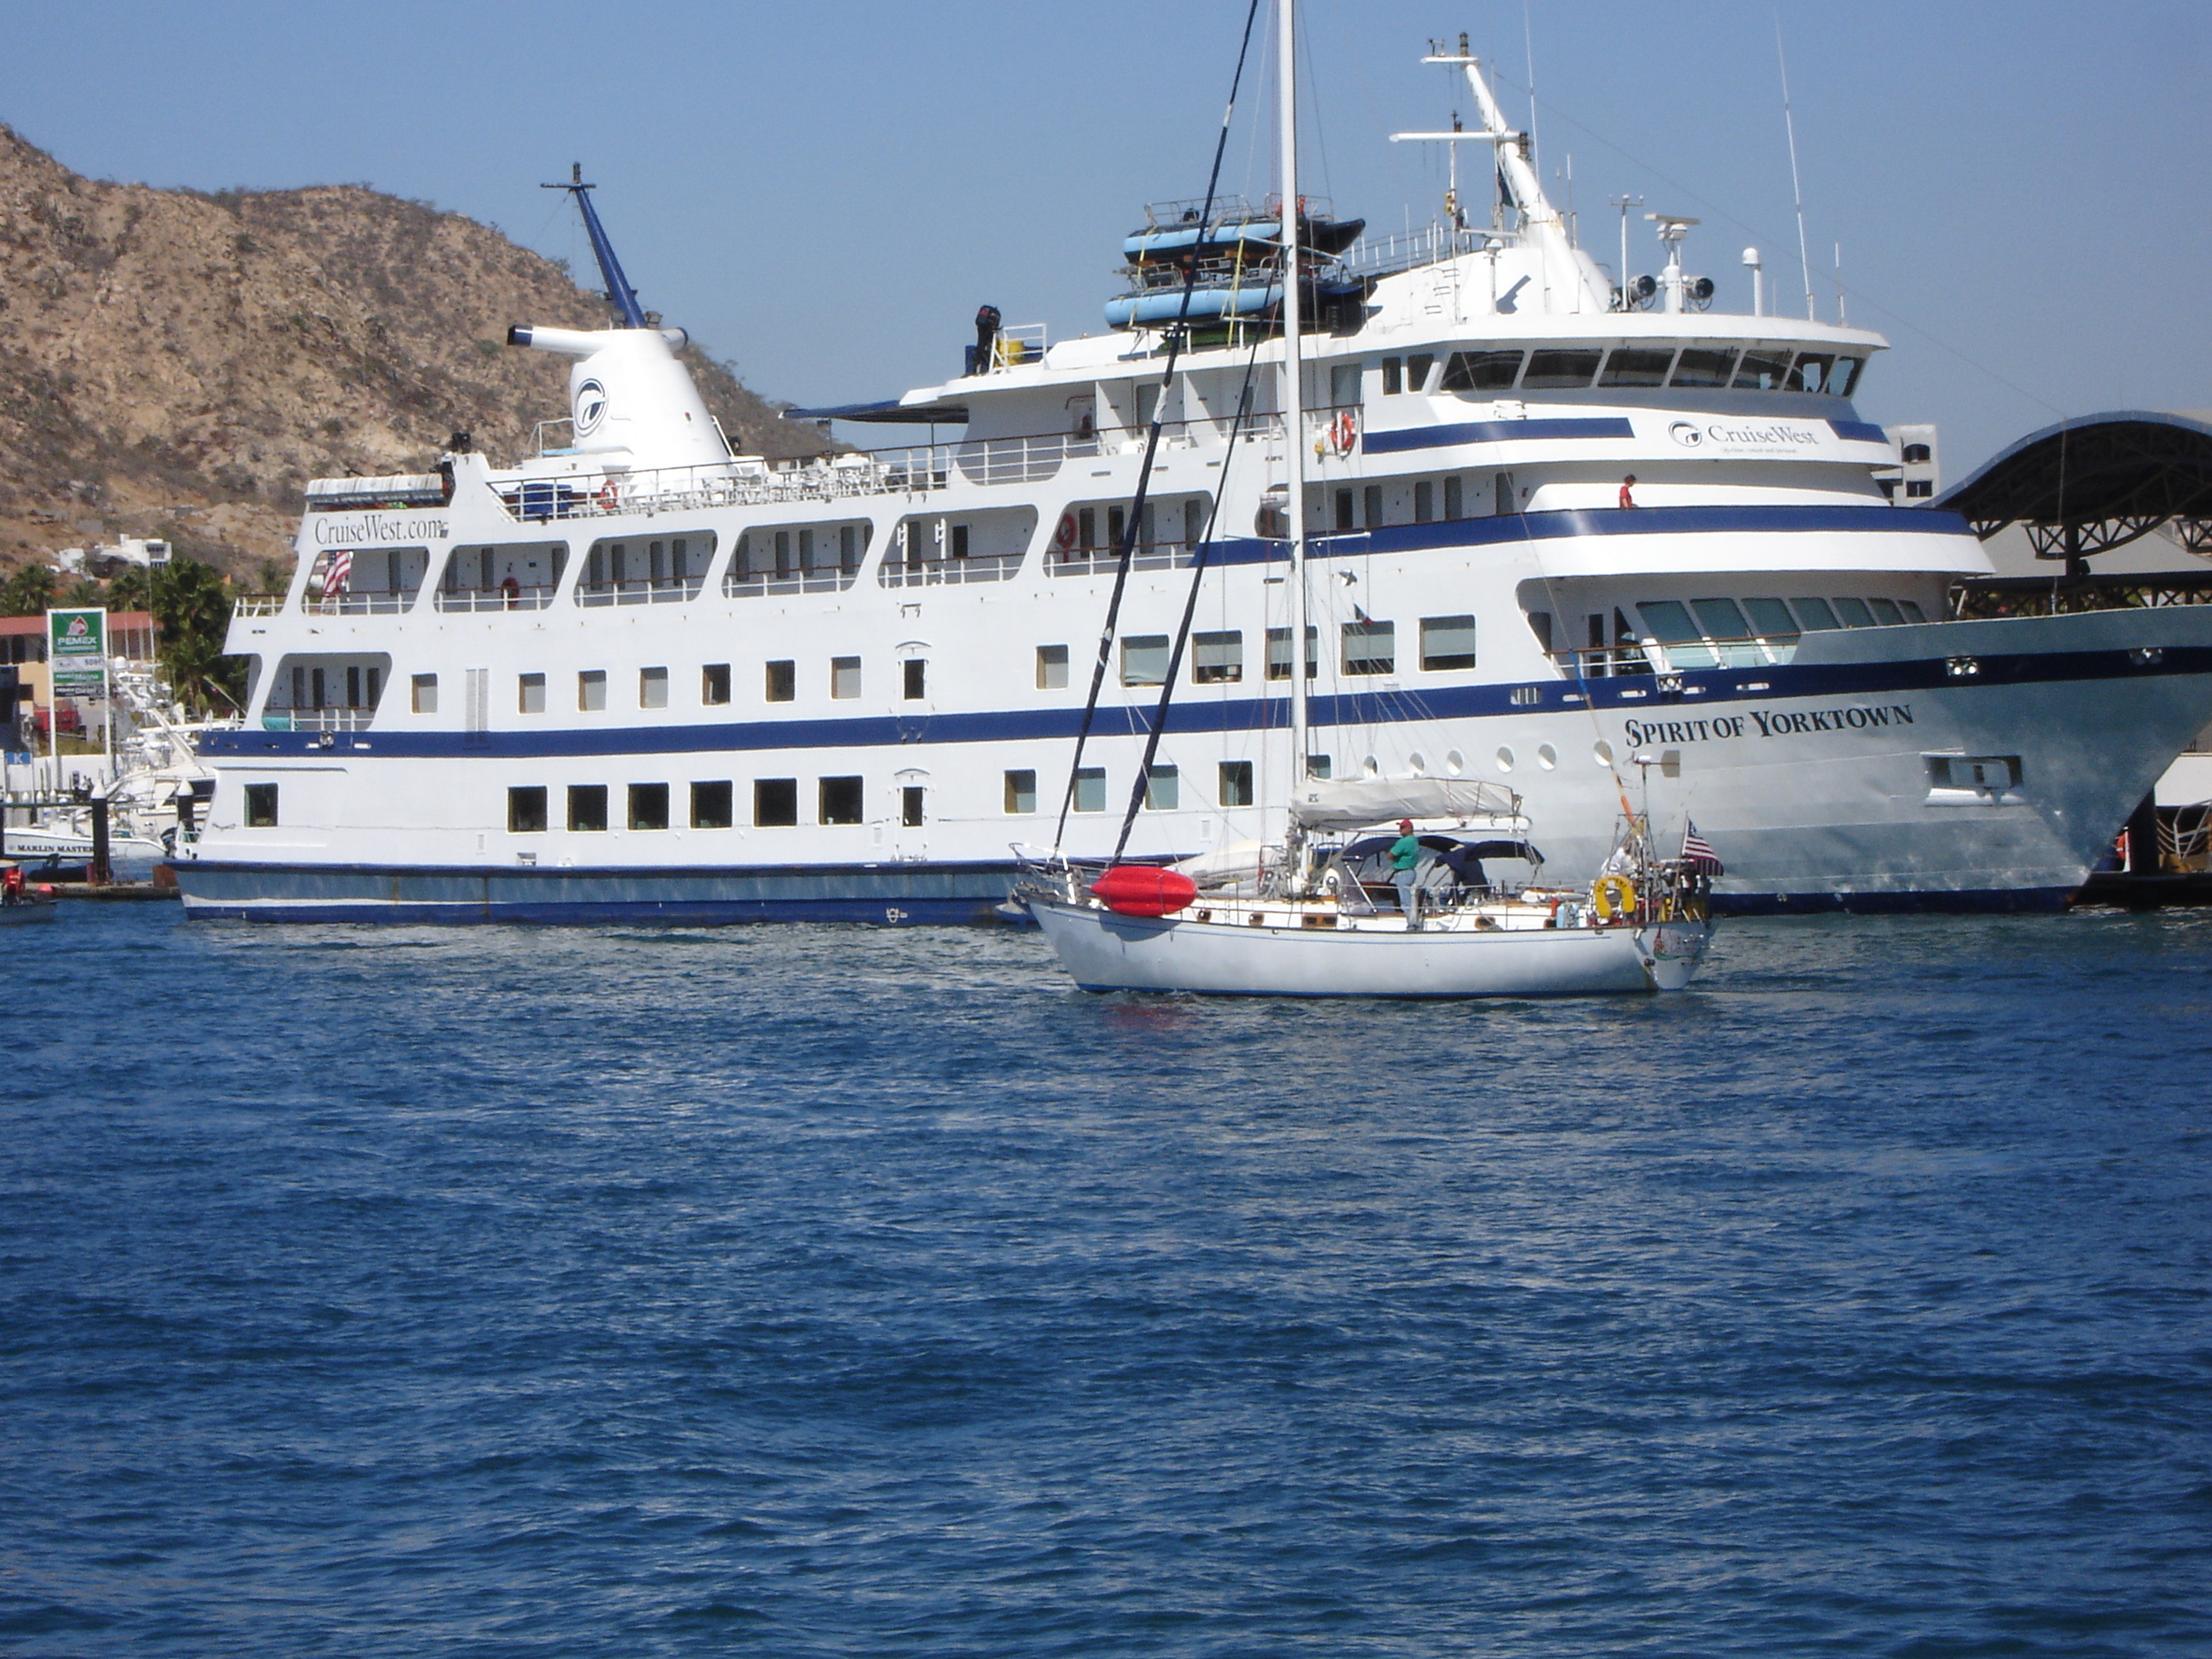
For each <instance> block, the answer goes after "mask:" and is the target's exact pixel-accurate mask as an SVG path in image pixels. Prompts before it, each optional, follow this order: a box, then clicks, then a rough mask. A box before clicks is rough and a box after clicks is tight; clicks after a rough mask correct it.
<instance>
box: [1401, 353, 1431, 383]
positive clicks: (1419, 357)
mask: <svg viewBox="0 0 2212 1659" xmlns="http://www.w3.org/2000/svg"><path fill="white" fill-rule="evenodd" d="M1435 367H1436V354H1435V353H1433V352H1430V351H1417V352H1415V353H1414V354H1413V355H1412V356H1411V357H1408V358H1407V359H1406V390H1408V391H1409V392H1425V391H1427V390H1428V389H1429V372H1430V371H1431V370H1432V369H1433V368H1435Z"/></svg>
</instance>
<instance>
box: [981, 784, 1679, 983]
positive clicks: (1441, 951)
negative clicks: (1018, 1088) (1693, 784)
mask: <svg viewBox="0 0 2212 1659" xmlns="http://www.w3.org/2000/svg"><path fill="white" fill-rule="evenodd" d="M1421 795H1425V796H1427V797H1429V798H1428V800H1427V802H1426V804H1427V805H1428V807H1429V808H1430V810H1429V811H1428V813H1427V815H1426V816H1425V817H1423V818H1421V819H1419V820H1418V821H1417V823H1416V824H1415V827H1414V830H1413V832H1412V833H1413V834H1414V836H1415V839H1416V840H1417V841H1418V842H1419V843H1420V845H1421V848H1422V855H1421V861H1420V863H1419V864H1417V866H1416V869H1415V879H1414V881H1413V883H1412V884H1411V888H1412V890H1411V895H1410V897H1411V901H1412V904H1413V910H1412V913H1411V914H1410V915H1409V914H1408V913H1407V912H1406V911H1405V910H1402V909H1400V908H1399V905H1400V900H1399V896H1398V890H1397V889H1396V888H1395V887H1393V886H1391V885H1389V884H1387V883H1386V882H1380V881H1378V880H1376V879H1374V877H1375V876H1376V875H1377V874H1379V872H1378V871H1377V870H1376V869H1375V868H1374V866H1375V864H1376V863H1377V861H1378V853H1377V850H1376V849H1378V847H1379V846H1380V845H1381V844H1384V843H1385V842H1386V841H1387V839H1388V838H1386V837H1371V838H1367V839H1365V840H1358V839H1354V840H1350V841H1347V840H1346V839H1345V838H1344V835H1343V833H1342V832H1344V831H1347V830H1356V829H1357V828H1360V827H1363V826H1366V825H1371V824H1373V823H1377V822H1385V823H1387V822H1390V821H1391V820H1390V819H1389V818H1387V817H1383V818H1378V817H1377V816H1376V815H1375V813H1374V811H1373V807H1374V805H1375V804H1376V803H1377V799H1378V797H1382V798H1387V799H1394V801H1396V802H1397V803H1405V802H1407V801H1408V800H1409V799H1410V798H1412V797H1415V796H1421ZM1452 797H1459V798H1458V799H1456V800H1455V799H1453V798H1452ZM1439 809H1440V810H1439ZM1519 809H1520V802H1519V800H1518V798H1517V797H1515V796H1512V795H1510V794H1509V792H1507V791H1505V790H1503V789H1502V788H1500V787H1498V786H1495V785H1491V784H1458V783H1452V784H1447V783H1442V782H1440V781H1438V782H1434V783H1431V782H1428V781H1426V780H1409V781H1408V782H1407V783H1404V784H1400V785H1396V786H1386V785H1379V784H1366V785H1353V786H1337V787H1335V788H1334V789H1320V788H1317V789H1313V790H1310V791H1309V792H1308V798H1307V799H1306V800H1303V801H1302V802H1299V803H1295V804H1294V807H1293V825H1294V827H1293V830H1292V833H1291V839H1290V842H1289V844H1288V845H1286V847H1284V848H1282V849H1275V850H1272V851H1271V854H1270V855H1268V856H1266V857H1265V858H1264V859H1263V861H1262V862H1260V863H1258V864H1256V866H1255V867H1254V868H1253V871H1252V874H1251V875H1250V876H1249V877H1248V879H1243V880H1240V881H1234V882H1233V883H1231V884H1229V885H1228V886H1227V887H1221V888H1216V889H1215V890H1213V891H1210V892H1209V891H1205V890H1202V889H1200V888H1199V887H1198V885H1197V881H1196V880H1195V879H1193V877H1192V876H1191V875H1189V874H1187V873H1185V872H1183V871H1182V870H1179V869H1176V868H1165V869H1163V868H1160V867H1158V866H1152V865H1132V864H1123V865H1118V866H1113V867H1111V868H1103V867H1101V866H1099V865H1097V864H1089V865H1082V864H1075V863H1053V862H1050V861H1033V862H1032V863H1031V864H1029V865H1028V866H1027V869H1026V872H1025V876H1024V879H1023V881H1022V883H1021V885H1020V886H1019V887H1017V889H1016V892H1015V896H1016V898H1017V899H1018V900H1019V901H1020V902H1021V903H1022V904H1023V905H1025V907H1026V909H1027V910H1028V911H1029V914H1030V915H1031V916H1032V917H1033V918H1035V920H1036V923H1037V926H1038V927H1039V928H1040V929H1041V931H1042V932H1043V933H1044V935H1045V938H1046V940H1047V941H1048V942H1049V943H1050V944H1051V946H1052V948H1053V949H1054V951H1055V952H1056V954H1057V955H1058V956H1059V958H1060V961H1061V964H1062V965H1063V966H1064V967H1065V968H1066V969H1067V971H1068V972H1069V974H1070V975H1071V977H1072V978H1073V979H1074V980H1075V982H1076V983H1077V984H1078V985H1079V986H1080V987H1083V988H1084V989H1085V990H1087V991H1112V990H1127V991H1195V992H1202V993H1210V994H1213V995H1248V996H1385V997H1466V996H1581V995H1604V994H1607V993H1619V992H1638V991H1678V990H1681V989H1683V988H1684V987H1686V986H1687V985H1688V984H1689V983H1690V981H1691V979H1692V978H1693V977H1694V975H1695V974H1696V972H1697V970H1698V965H1699V964H1700V963H1701V961H1702V960H1703V958H1704V955H1705V949H1706V945H1707V942H1708V940H1709V936H1710V924H1709V920H1708V918H1707V908H1706V899H1707V890H1708V883H1707V880H1706V877H1705V873H1704V872H1703V871H1702V870H1701V868H1699V867H1698V865H1697V864H1695V863H1694V862H1693V861H1684V860H1676V861H1671V862H1665V861H1660V860H1658V859H1655V858H1653V857H1652V856H1649V849H1648V837H1647V834H1646V833H1645V831H1644V828H1643V825H1642V822H1641V820H1638V821H1637V822H1636V823H1634V824H1632V825H1631V826H1630V827H1629V830H1628V833H1626V834H1625V835H1624V838H1623V841H1622V849H1621V851H1620V853H1619V854H1617V856H1616V858H1615V859H1614V861H1613V867H1612V868H1611V869H1610V871H1609V873H1607V874H1604V875H1601V876H1600V877H1598V878H1597V879H1596V880H1594V882H1592V883H1591V884H1590V885H1589V886H1588V887H1553V886H1547V885H1545V884H1544V882H1543V880H1542V870H1541V863H1540V857H1539V856H1537V854H1536V851H1535V848H1534V847H1533V845H1532V843H1530V842H1529V841H1528V840H1527V838H1526V837H1527V828H1528V826H1527V821H1526V820H1525V818H1522V817H1521V816H1520V810H1519ZM1501 856H1502V857H1503V858H1504V859H1506V860H1509V861H1525V862H1526V863H1527V864H1528V865H1529V867H1530V871H1531V879H1529V880H1527V881H1525V882H1524V881H1520V880H1513V881H1509V882H1503V883H1500V882H1495V881H1493V880H1492V879H1489V877H1488V874H1487V872H1486V866H1485V864H1484V863H1482V862H1480V860H1482V859H1486V860H1487V861H1488V862H1489V863H1490V864H1496V863H1497V862H1499V861H1500V858H1501ZM1193 862H1194V863H1195V862H1197V861H1193ZM1383 862H1386V859H1384V860H1383ZM1470 874H1471V875H1472V876H1473V878H1474V879H1472V880H1471V881H1470V880H1467V879H1464V878H1465V877H1466V876H1468V875H1470Z"/></svg>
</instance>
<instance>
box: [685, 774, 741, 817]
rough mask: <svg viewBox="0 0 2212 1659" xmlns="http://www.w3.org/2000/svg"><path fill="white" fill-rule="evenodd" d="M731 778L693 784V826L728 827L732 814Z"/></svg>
mask: <svg viewBox="0 0 2212 1659" xmlns="http://www.w3.org/2000/svg"><path fill="white" fill-rule="evenodd" d="M731 793H732V791H731V789H730V783H729V780H728V779H726V778H724V779H719V780H716V781H714V782H712V783H695V784H693V785H692V786H691V827H692V828H694V829H727V828H729V826H730V819H731V815H732V806H733V803H732V802H731V799H730V796H731Z"/></svg>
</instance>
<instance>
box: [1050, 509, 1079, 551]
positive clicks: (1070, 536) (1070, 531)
mask: <svg viewBox="0 0 2212 1659" xmlns="http://www.w3.org/2000/svg"><path fill="white" fill-rule="evenodd" d="M1075 537H1076V526H1075V515H1074V514H1073V513H1071V512H1064V513H1062V514H1061V515H1060V522H1059V524H1058V525H1057V526H1055V527H1054V529H1053V532H1052V546H1053V550H1054V551H1055V552H1057V553H1071V552H1073V551H1074V550H1075Z"/></svg>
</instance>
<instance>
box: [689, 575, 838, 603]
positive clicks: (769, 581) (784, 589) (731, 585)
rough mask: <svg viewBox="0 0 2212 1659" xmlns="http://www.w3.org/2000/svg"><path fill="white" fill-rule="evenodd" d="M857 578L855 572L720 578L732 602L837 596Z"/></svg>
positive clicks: (723, 588)
mask: <svg viewBox="0 0 2212 1659" xmlns="http://www.w3.org/2000/svg"><path fill="white" fill-rule="evenodd" d="M859 575H860V572H859V571H858V570H857V569H854V570H820V571H785V572H773V571H739V570H733V571H732V572H730V573H729V574H728V575H727V576H726V577H724V578H723V580H722V591H723V592H724V593H726V594H727V595H729V596H730V597H731V598H733V599H761V598H771V597H774V596H777V595H785V594H840V593H842V592H844V591H845V589H847V588H850V587H851V586H852V585H853V582H854V581H855V580H856V579H857V578H858V576H859Z"/></svg>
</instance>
